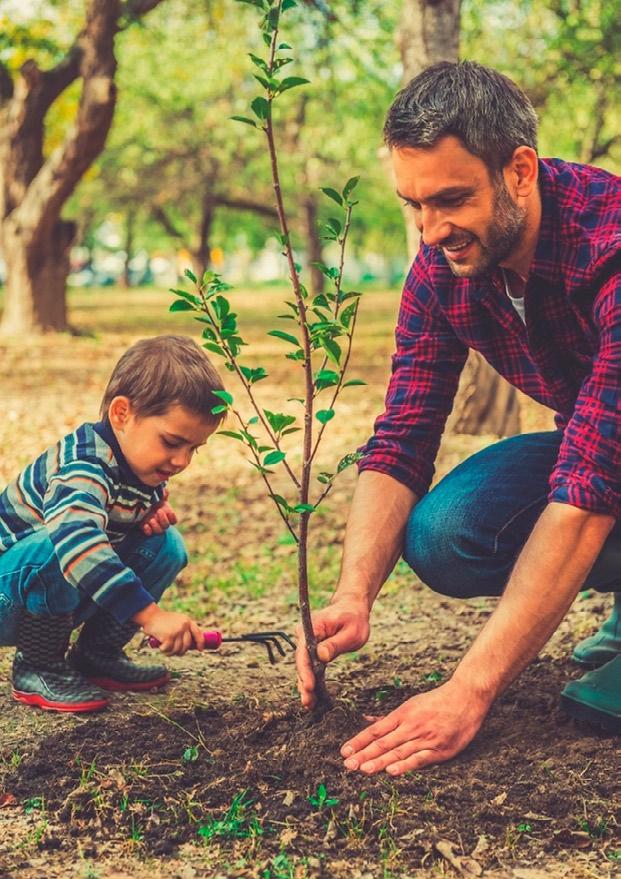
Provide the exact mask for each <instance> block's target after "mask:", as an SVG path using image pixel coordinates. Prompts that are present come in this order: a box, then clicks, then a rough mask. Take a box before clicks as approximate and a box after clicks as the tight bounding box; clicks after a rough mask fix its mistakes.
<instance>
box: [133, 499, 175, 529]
mask: <svg viewBox="0 0 621 879" xmlns="http://www.w3.org/2000/svg"><path fill="white" fill-rule="evenodd" d="M176 524H177V515H176V513H175V511H174V510H173V508H172V507H171V506H170V504H169V503H168V489H167V488H165V489H164V497H163V498H162V500H161V501H160V502H159V503H157V504H154V506H152V507H151V509H150V510H149V511H148V512H147V514H146V516H145V517H144V519H143V520H142V522H141V523H140V528H141V529H142V533H143V534H146V535H147V537H151V535H152V534H163V533H164V531H166V529H167V528H169V527H170V526H171V525H176Z"/></svg>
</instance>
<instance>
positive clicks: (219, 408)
mask: <svg viewBox="0 0 621 879" xmlns="http://www.w3.org/2000/svg"><path fill="white" fill-rule="evenodd" d="M228 408H229V407H228V406H214V407H213V409H212V410H211V414H212V415H219V414H220V413H221V412H227V411H228Z"/></svg>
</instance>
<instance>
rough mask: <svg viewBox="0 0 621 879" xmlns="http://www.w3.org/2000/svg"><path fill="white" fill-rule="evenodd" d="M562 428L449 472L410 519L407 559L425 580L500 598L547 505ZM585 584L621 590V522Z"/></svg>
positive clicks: (500, 446)
mask: <svg viewBox="0 0 621 879" xmlns="http://www.w3.org/2000/svg"><path fill="white" fill-rule="evenodd" d="M561 439H562V434H561V432H560V431H549V432H545V433H530V434H522V435H521V436H514V437H511V438H509V439H506V440H501V441H500V442H498V443H495V444H494V445H492V446H488V447H487V448H485V449H483V450H482V451H480V452H477V453H476V454H475V455H472V457H470V458H468V459H467V460H466V461H464V462H463V463H462V464H459V466H457V467H456V468H455V469H454V470H452V471H451V472H450V473H449V474H448V475H447V476H445V477H444V479H442V480H441V481H440V482H439V483H438V484H437V485H436V486H435V487H434V488H433V489H432V490H431V491H430V492H429V493H428V494H426V495H425V496H424V497H423V498H422V499H421V500H420V502H419V503H418V504H417V505H416V507H415V508H414V510H413V511H412V515H411V516H410V519H409V522H408V526H407V531H406V539H405V548H404V553H403V556H404V558H405V560H406V561H407V563H408V564H409V565H410V567H411V568H412V569H413V570H414V571H415V573H416V574H418V576H419V577H420V579H421V580H422V581H423V583H426V584H427V585H428V586H430V587H431V588H432V589H433V590H434V591H435V592H440V593H442V594H443V595H449V596H452V597H455V598H473V597H475V596H479V595H500V594H501V593H502V591H503V589H504V588H505V586H506V583H507V580H508V579H509V575H510V573H511V570H512V568H513V566H514V564H515V561H516V559H517V556H518V554H519V552H520V550H521V549H522V546H523V545H524V543H525V542H526V540H527V538H528V537H529V535H530V533H531V531H532V530H533V527H534V526H535V523H536V522H537V519H538V518H539V516H540V515H541V513H542V512H543V510H544V508H545V506H546V505H547V502H548V501H547V497H548V492H549V488H548V481H549V477H550V473H551V472H552V469H553V468H554V464H555V462H556V458H557V455H558V450H559V446H560V442H561ZM584 588H585V589H588V588H590V589H596V590H598V591H599V592H618V591H621V522H617V524H616V525H615V527H614V528H613V530H612V531H611V533H610V535H609V536H608V539H607V540H606V543H605V544H604V547H603V549H602V551H601V553H600V555H599V557H598V558H597V560H596V561H595V564H594V566H593V568H592V570H591V572H590V574H589V576H588V577H587V579H586V581H585V584H584Z"/></svg>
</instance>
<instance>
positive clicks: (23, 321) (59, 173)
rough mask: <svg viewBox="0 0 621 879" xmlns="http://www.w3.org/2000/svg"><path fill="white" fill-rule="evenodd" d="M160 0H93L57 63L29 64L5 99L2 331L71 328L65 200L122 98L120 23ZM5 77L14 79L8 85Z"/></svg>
mask: <svg viewBox="0 0 621 879" xmlns="http://www.w3.org/2000/svg"><path fill="white" fill-rule="evenodd" d="M160 2H161V0H125V2H123V3H122V2H121V0H89V2H88V5H87V9H86V18H85V23H84V28H83V29H82V31H81V32H80V34H79V35H78V37H77V39H76V41H75V43H74V44H73V46H72V47H71V49H70V50H69V52H68V53H67V55H66V56H65V57H64V58H63V59H62V60H61V61H60V62H59V63H58V64H57V65H56V67H54V68H52V69H51V70H41V69H40V68H39V66H38V65H37V63H36V62H35V61H34V60H29V61H26V62H25V63H24V65H23V66H22V68H21V71H20V73H19V76H18V77H17V80H16V82H15V84H14V87H13V89H12V90H11V89H9V88H8V87H3V88H2V97H3V103H2V104H1V106H0V242H1V244H2V248H3V251H4V256H5V260H6V264H7V284H6V293H5V308H4V313H3V316H2V322H1V324H0V332H2V333H3V334H5V335H24V334H28V333H32V332H42V331H49V330H63V329H67V317H66V306H65V286H66V279H67V274H68V271H69V250H70V247H71V244H72V243H73V239H74V236H75V226H74V224H73V223H69V222H67V221H65V220H63V219H61V211H62V208H63V205H64V204H65V202H66V201H67V199H68V198H69V196H70V195H71V193H72V192H73V190H74V189H75V187H76V186H77V184H78V182H79V181H80V179H81V178H82V176H83V175H84V173H85V171H86V170H87V169H88V168H89V167H90V166H91V164H92V163H93V161H94V160H95V159H96V158H97V156H98V155H99V154H100V152H101V151H102V149H103V147H104V144H105V142H106V137H107V135H108V131H109V129H110V124H111V122H112V117H113V114H114V107H115V102H116V90H115V85H114V77H115V73H116V59H115V57H114V40H115V37H116V34H117V33H118V31H119V28H120V26H121V23H122V22H123V21H124V22H125V23H129V22H130V21H131V20H133V19H135V18H137V17H139V16H141V15H143V14H144V13H145V12H148V11H149V10H150V9H152V8H154V7H155V6H157V5H158V3H160ZM77 79H81V80H82V92H81V95H80V101H79V105H78V111H77V115H76V119H75V123H74V125H73V127H72V128H71V129H70V131H69V132H68V134H67V136H66V139H65V141H64V143H63V144H62V146H60V147H59V148H58V149H56V150H54V152H52V153H51V154H50V155H49V156H48V157H47V158H45V157H44V154H43V142H44V135H45V119H46V116H47V113H48V110H49V109H50V107H51V106H52V105H53V104H54V102H55V101H56V99H57V98H58V97H59V96H60V95H61V94H62V92H63V91H64V90H65V89H66V88H67V87H68V86H69V85H71V83H73V82H75V80H77ZM5 85H6V84H5Z"/></svg>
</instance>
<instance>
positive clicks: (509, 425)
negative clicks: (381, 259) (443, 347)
mask: <svg viewBox="0 0 621 879" xmlns="http://www.w3.org/2000/svg"><path fill="white" fill-rule="evenodd" d="M460 4H461V0H403V12H402V17H401V24H400V27H399V31H398V34H397V42H398V45H399V48H400V51H401V59H402V61H403V78H404V82H406V83H407V82H409V81H410V79H413V78H414V77H415V76H417V75H418V74H419V73H420V72H421V71H422V70H424V69H425V68H426V67H429V66H430V65H431V64H436V63H438V62H439V61H457V60H458V57H459V28H460ZM403 217H404V222H405V227H406V235H407V245H408V253H409V255H410V259H412V260H413V259H414V257H415V256H416V253H417V251H418V247H419V243H420V234H419V232H418V229H417V227H416V223H415V222H414V214H413V211H411V210H408V211H404V214H403ZM447 429H449V430H452V431H453V432H455V433H469V434H482V433H491V434H495V435H496V436H510V435H512V434H515V433H519V431H520V415H519V402H518V397H517V392H516V390H515V388H514V387H512V386H511V385H510V384H509V383H508V382H506V381H505V380H504V379H503V378H501V377H500V376H499V375H498V373H497V372H496V371H495V370H494V369H493V368H492V367H491V366H490V365H489V364H488V363H487V361H486V360H484V359H483V357H481V355H480V354H478V353H477V352H475V351H471V352H470V357H469V358H468V361H467V363H466V366H465V368H464V372H463V375H462V377H461V381H460V385H459V390H458V392H457V395H456V398H455V405H454V407H453V412H452V414H451V417H450V418H449V421H448V424H447Z"/></svg>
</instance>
